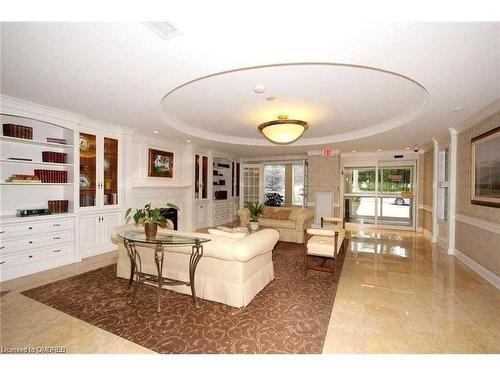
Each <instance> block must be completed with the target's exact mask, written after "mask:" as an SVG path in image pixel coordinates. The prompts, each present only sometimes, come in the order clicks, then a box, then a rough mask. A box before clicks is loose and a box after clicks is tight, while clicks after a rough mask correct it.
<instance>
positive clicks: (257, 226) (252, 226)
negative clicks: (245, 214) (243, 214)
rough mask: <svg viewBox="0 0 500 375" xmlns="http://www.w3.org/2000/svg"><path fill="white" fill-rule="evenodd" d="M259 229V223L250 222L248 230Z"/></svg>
mask: <svg viewBox="0 0 500 375" xmlns="http://www.w3.org/2000/svg"><path fill="white" fill-rule="evenodd" d="M258 228H259V222H258V221H251V222H250V229H251V230H257V229H258Z"/></svg>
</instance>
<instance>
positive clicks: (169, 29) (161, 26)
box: [144, 22, 180, 40]
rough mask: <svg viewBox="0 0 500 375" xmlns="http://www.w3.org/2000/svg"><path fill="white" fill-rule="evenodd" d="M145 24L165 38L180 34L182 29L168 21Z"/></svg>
mask: <svg viewBox="0 0 500 375" xmlns="http://www.w3.org/2000/svg"><path fill="white" fill-rule="evenodd" d="M144 25H145V26H146V27H147V28H149V29H150V30H153V31H154V32H155V33H156V34H157V35H158V36H160V37H161V38H162V39H165V40H167V39H170V38H173V37H174V36H177V35H179V34H180V31H179V30H177V29H176V28H175V27H174V26H173V25H172V24H170V23H168V22H144Z"/></svg>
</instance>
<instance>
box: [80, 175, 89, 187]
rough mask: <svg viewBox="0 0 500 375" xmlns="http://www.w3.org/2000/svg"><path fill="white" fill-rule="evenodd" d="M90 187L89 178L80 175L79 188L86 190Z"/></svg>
mask: <svg viewBox="0 0 500 375" xmlns="http://www.w3.org/2000/svg"><path fill="white" fill-rule="evenodd" d="M89 186H90V178H89V176H87V175H85V174H82V175H80V188H81V189H86V188H88V187H89Z"/></svg>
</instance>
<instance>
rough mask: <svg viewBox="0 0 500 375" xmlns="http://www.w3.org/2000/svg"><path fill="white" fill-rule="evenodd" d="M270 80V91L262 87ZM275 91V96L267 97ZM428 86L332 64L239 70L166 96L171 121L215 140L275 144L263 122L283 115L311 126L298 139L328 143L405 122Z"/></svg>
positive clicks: (417, 110) (167, 117)
mask: <svg viewBox="0 0 500 375" xmlns="http://www.w3.org/2000/svg"><path fill="white" fill-rule="evenodd" d="M256 85H259V86H263V87H265V88H266V89H265V95H263V94H259V93H256V92H255V91H254V87H255V86H256ZM266 97H273V98H274V99H273V100H271V101H270V100H266ZM427 99H428V93H427V91H426V89H425V88H424V87H423V86H422V85H420V84H419V83H417V82H416V81H414V80H412V79H410V78H408V77H405V76H402V75H400V74H397V73H393V72H389V71H385V70H380V69H375V68H371V67H364V66H357V65H346V64H333V63H294V64H278V65H266V66H257V67H250V68H243V69H236V70H231V71H226V72H221V73H217V74H212V75H209V76H205V77H201V78H198V79H195V80H193V81H190V82H187V83H185V84H183V85H181V86H178V87H176V88H175V89H173V90H172V91H170V92H169V93H167V94H166V95H165V97H164V98H163V99H162V101H161V103H160V107H161V113H162V117H163V119H164V120H165V122H166V123H167V125H169V126H171V127H173V128H175V129H177V130H179V131H181V132H184V133H186V134H189V135H191V136H195V137H199V138H204V139H208V140H212V141H218V142H224V143H232V144H241V145H258V146H263V145H264V146H266V145H267V146H272V145H273V144H272V143H270V142H268V141H267V140H265V139H264V138H263V137H262V135H261V134H260V133H259V131H258V126H259V124H261V123H263V122H266V121H270V120H273V119H275V118H276V117H277V116H278V115H280V114H283V113H284V114H287V115H288V116H289V118H291V119H295V120H303V121H306V122H307V123H308V124H309V129H308V130H307V131H306V133H304V135H303V136H302V138H301V139H300V140H298V141H297V142H296V143H294V145H322V144H327V143H336V142H343V141H348V140H352V139H357V138H362V137H367V136H370V135H374V134H378V133H381V132H385V131H387V130H390V129H393V128H396V127H399V126H403V125H405V124H407V123H408V122H409V121H411V120H413V119H414V118H416V117H417V116H418V115H419V114H420V112H421V111H422V109H423V107H424V106H425V104H426V103H427Z"/></svg>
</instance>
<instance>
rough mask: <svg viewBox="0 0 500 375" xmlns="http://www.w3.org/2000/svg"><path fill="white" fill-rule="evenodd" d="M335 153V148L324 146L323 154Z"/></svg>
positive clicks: (331, 154)
mask: <svg viewBox="0 0 500 375" xmlns="http://www.w3.org/2000/svg"><path fill="white" fill-rule="evenodd" d="M334 154H335V149H333V148H324V149H323V156H333V155H334Z"/></svg>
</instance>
